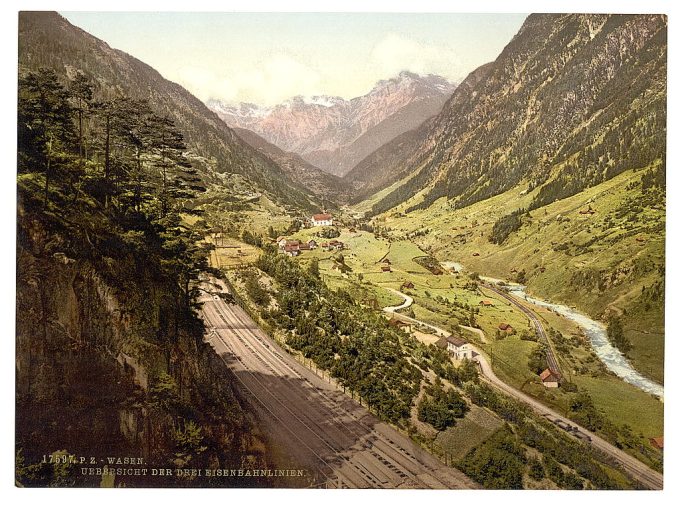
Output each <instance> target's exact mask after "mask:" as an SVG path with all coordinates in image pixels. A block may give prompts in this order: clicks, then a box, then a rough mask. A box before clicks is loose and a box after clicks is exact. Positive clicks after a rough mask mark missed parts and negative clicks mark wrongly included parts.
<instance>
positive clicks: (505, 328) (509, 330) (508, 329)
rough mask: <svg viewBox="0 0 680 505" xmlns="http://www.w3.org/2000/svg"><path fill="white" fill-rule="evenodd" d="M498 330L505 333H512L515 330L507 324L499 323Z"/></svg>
mask: <svg viewBox="0 0 680 505" xmlns="http://www.w3.org/2000/svg"><path fill="white" fill-rule="evenodd" d="M498 329H499V330H501V331H504V332H506V333H512V332H513V331H515V329H514V328H513V327H512V326H511V325H510V324H508V323H501V324H499V325H498Z"/></svg>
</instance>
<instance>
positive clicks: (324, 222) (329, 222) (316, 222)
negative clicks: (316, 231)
mask: <svg viewBox="0 0 680 505" xmlns="http://www.w3.org/2000/svg"><path fill="white" fill-rule="evenodd" d="M311 221H312V226H333V216H331V215H330V214H314V215H313V216H312V220H311Z"/></svg>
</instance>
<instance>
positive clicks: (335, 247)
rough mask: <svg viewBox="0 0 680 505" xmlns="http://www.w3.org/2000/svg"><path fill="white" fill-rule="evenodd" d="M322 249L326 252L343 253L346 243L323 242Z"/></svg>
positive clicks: (337, 241)
mask: <svg viewBox="0 0 680 505" xmlns="http://www.w3.org/2000/svg"><path fill="white" fill-rule="evenodd" d="M321 249H323V250H324V251H341V250H343V249H345V243H344V242H340V241H339V240H335V239H333V240H330V241H328V242H323V243H322V244H321Z"/></svg>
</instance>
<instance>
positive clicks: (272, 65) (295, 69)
mask: <svg viewBox="0 0 680 505" xmlns="http://www.w3.org/2000/svg"><path fill="white" fill-rule="evenodd" d="M178 80H179V82H180V84H182V85H184V86H186V87H187V88H188V89H191V90H192V92H193V93H195V94H196V95H197V96H198V97H199V98H200V99H202V100H206V99H208V98H217V99H220V100H223V101H225V102H255V103H257V104H261V105H273V104H277V103H280V102H281V101H283V100H285V99H287V98H290V97H291V96H294V95H312V94H320V93H321V90H320V82H321V76H320V75H319V73H318V72H317V71H316V70H314V69H312V68H310V67H309V66H307V65H305V64H303V63H300V62H299V61H297V60H295V59H294V58H292V57H290V56H287V55H282V54H279V55H274V56H272V57H270V58H268V59H267V60H265V61H264V62H262V63H261V64H259V65H258V64H257V63H251V64H250V66H245V65H239V66H238V70H235V71H233V72H224V71H220V72H216V71H214V70H212V69H207V68H202V67H195V66H185V67H182V68H180V69H179V76H178Z"/></svg>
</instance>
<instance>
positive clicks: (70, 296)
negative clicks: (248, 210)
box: [16, 13, 304, 487]
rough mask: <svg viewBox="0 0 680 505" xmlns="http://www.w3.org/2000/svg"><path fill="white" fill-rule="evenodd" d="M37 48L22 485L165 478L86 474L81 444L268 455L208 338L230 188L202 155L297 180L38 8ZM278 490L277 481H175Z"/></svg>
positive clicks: (136, 452)
mask: <svg viewBox="0 0 680 505" xmlns="http://www.w3.org/2000/svg"><path fill="white" fill-rule="evenodd" d="M19 42H20V43H19V46H20V51H21V52H20V56H19V59H20V72H19V96H18V149H17V157H18V166H17V189H18V191H17V192H18V215H17V312H16V313H17V316H16V318H17V321H16V328H17V335H16V415H17V424H16V482H17V483H18V485H21V486H99V485H102V486H127V487H130V486H141V485H143V486H152V485H158V479H157V478H154V477H153V476H152V475H150V474H125V475H123V474H117V475H113V474H111V475H106V476H104V477H102V475H100V474H92V475H83V474H81V468H79V467H76V466H75V465H74V464H70V463H69V462H70V460H69V458H73V457H75V456H76V455H77V456H81V455H88V457H94V458H95V459H96V461H97V465H99V464H100V463H101V462H103V461H104V458H106V457H112V458H115V457H118V456H121V457H123V456H125V457H135V458H142V459H143V461H144V468H147V469H148V468H151V467H156V468H158V467H162V468H171V469H181V468H185V467H192V466H194V467H200V468H207V467H209V466H211V465H212V466H215V465H217V466H223V467H227V466H233V467H238V468H247V467H248V468H249V467H257V468H262V467H263V466H264V467H267V466H268V465H270V464H272V463H271V461H268V459H269V456H266V455H265V450H266V445H265V444H266V441H265V439H264V438H263V437H262V436H261V435H260V434H259V433H258V430H257V427H256V425H255V423H254V419H253V418H252V415H251V414H249V413H248V412H247V411H246V410H245V409H243V408H242V407H241V403H240V399H239V397H238V395H237V393H236V390H235V389H234V388H232V380H233V379H232V377H231V376H230V375H229V372H228V370H227V369H226V368H225V367H224V365H223V363H222V362H221V361H220V360H219V358H218V357H217V356H216V355H215V353H214V351H213V350H212V349H211V348H210V346H209V345H208V344H206V343H204V342H203V333H204V328H203V323H202V322H201V320H200V319H199V318H198V315H197V309H198V308H199V304H198V301H197V300H198V296H199V292H200V291H201V290H204V289H208V290H210V291H211V292H214V293H217V292H218V290H217V289H216V288H211V287H210V286H208V285H207V284H205V278H206V276H207V275H208V274H214V275H219V273H218V272H216V271H214V270H212V269H211V268H210V267H209V266H208V262H207V255H208V254H209V252H210V249H211V246H210V245H208V244H206V243H205V242H203V241H202V239H203V238H204V237H205V236H206V235H207V233H208V231H209V229H208V226H207V224H206V222H205V221H204V220H203V219H201V216H200V212H199V211H198V210H196V209H195V208H194V207H195V205H194V201H195V199H196V197H197V196H198V195H200V194H203V193H204V192H205V190H206V185H207V184H212V185H213V186H214V185H217V183H216V182H212V183H211V181H212V177H213V176H212V174H211V173H210V172H209V167H208V166H207V165H205V164H201V162H200V160H201V159H202V158H201V157H207V156H211V155H212V154H214V155H215V159H214V160H213V161H215V163H217V165H216V166H217V167H220V166H221V167H222V168H223V169H231V168H234V169H238V170H242V173H243V175H244V176H246V177H250V178H251V179H250V181H251V182H250V184H251V186H250V187H249V188H248V190H249V191H253V190H254V189H258V188H263V187H264V188H265V190H266V191H268V192H271V193H272V194H274V195H275V194H277V193H276V192H277V191H278V189H277V185H278V184H279V183H281V184H283V183H285V184H287V185H288V187H289V186H290V184H291V183H290V181H289V180H288V179H287V177H285V175H283V174H282V173H281V172H280V170H279V169H278V167H276V166H275V165H274V164H273V162H271V161H270V160H268V159H266V158H264V157H263V156H261V155H259V154H258V153H255V152H254V151H253V150H252V149H251V148H249V147H247V146H245V144H241V143H240V141H239V140H238V139H236V138H235V137H234V138H232V137H231V136H232V135H233V134H232V133H231V131H230V130H228V129H227V128H226V127H224V126H222V125H221V123H220V121H219V119H217V118H213V121H214V124H211V123H209V122H207V121H205V120H204V119H205V118H204V116H203V112H201V109H198V112H196V109H194V108H193V105H194V103H193V101H194V100H195V99H193V97H191V95H189V94H188V93H186V92H185V91H184V90H181V88H179V87H176V86H175V85H172V84H171V83H168V82H167V81H164V80H163V79H162V78H160V76H159V75H158V74H156V73H155V72H153V71H152V70H151V69H150V68H149V67H146V66H145V65H143V64H141V63H139V62H137V60H134V59H132V58H130V57H128V56H127V55H123V54H122V53H118V52H116V51H112V50H110V49H108V47H106V46H105V45H104V44H103V43H101V42H99V41H97V40H96V39H94V38H92V37H90V36H89V35H87V34H84V33H83V32H80V31H79V30H77V29H75V28H73V27H72V26H70V25H68V23H66V22H65V21H64V20H63V19H62V18H60V17H59V16H57V15H56V14H50V13H40V14H28V13H22V14H21V26H20V40H19ZM104 56H106V58H104ZM136 85H137V86H140V88H139V89H140V90H141V91H139V90H136V89H135V86H136ZM207 114H210V113H207ZM206 117H208V116H206ZM204 135H205V136H206V137H205V141H204V140H203V138H204V137H203V136H204ZM190 138H191V139H193V140H190ZM189 146H191V148H190V149H189ZM221 163H224V164H226V165H220V164H221ZM265 176H266V177H268V178H269V179H270V180H271V181H273V182H271V183H266V181H265V183H266V184H267V185H266V186H259V185H258V182H257V181H258V178H259V177H263V178H264V177H265ZM215 180H217V181H219V180H220V179H219V177H217V178H216V179H215ZM289 193H290V194H293V195H296V194H297V195H299V196H300V198H304V194H303V193H302V192H296V190H294V189H290V188H289ZM281 195H283V196H285V194H284V193H281ZM283 196H282V197H281V198H282V199H283ZM189 217H191V219H189ZM201 283H203V284H201ZM47 456H50V457H52V458H53V459H52V460H50V459H49V458H48V457H47ZM57 456H59V457H60V458H63V459H55V458H57ZM147 465H148V466H147ZM265 484H267V485H276V484H272V483H270V482H267V481H266V479H260V478H256V479H237V480H233V479H221V478H220V479H218V480H215V481H213V482H212V483H211V484H206V483H205V482H203V483H201V482H195V481H192V479H191V478H184V477H181V476H178V475H177V474H176V473H174V472H173V475H172V476H169V477H168V478H166V479H164V480H163V485H164V486H188V485H194V486H201V485H220V486H233V485H239V486H251V485H265Z"/></svg>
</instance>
